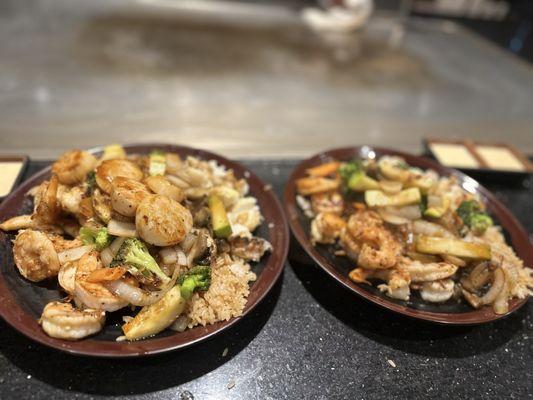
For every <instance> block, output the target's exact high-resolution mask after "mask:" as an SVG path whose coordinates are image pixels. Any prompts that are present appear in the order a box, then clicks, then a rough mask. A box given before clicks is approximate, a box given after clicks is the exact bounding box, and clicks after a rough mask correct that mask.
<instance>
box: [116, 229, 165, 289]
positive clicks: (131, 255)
mask: <svg viewBox="0 0 533 400" xmlns="http://www.w3.org/2000/svg"><path fill="white" fill-rule="evenodd" d="M119 265H122V266H126V267H129V268H130V269H133V270H135V272H139V273H141V274H142V275H143V276H144V277H146V278H152V277H153V275H152V274H155V275H156V276H157V277H158V278H159V279H161V281H162V282H163V283H166V282H168V281H169V280H170V278H169V277H168V276H166V275H165V273H164V272H163V271H161V268H159V265H158V264H157V262H156V261H155V260H154V258H153V257H152V256H151V254H150V252H149V251H148V248H147V247H146V245H145V244H144V243H143V242H142V241H141V240H139V239H137V238H128V239H126V240H125V241H124V243H122V246H120V249H118V252H117V254H116V255H115V258H113V261H112V262H111V266H112V267H114V266H119ZM130 272H131V271H130Z"/></svg>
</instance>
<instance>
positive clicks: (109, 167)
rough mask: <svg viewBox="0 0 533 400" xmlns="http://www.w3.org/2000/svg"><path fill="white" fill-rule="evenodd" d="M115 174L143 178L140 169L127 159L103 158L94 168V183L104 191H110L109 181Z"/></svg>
mask: <svg viewBox="0 0 533 400" xmlns="http://www.w3.org/2000/svg"><path fill="white" fill-rule="evenodd" d="M117 176H122V177H124V178H129V179H132V180H134V181H140V180H141V179H142V178H143V173H142V171H141V169H140V168H139V167H138V166H137V165H136V164H135V163H134V162H132V161H129V160H121V159H114V160H105V161H103V162H102V163H101V164H100V165H99V166H98V167H97V168H96V184H97V185H98V187H99V188H100V189H102V190H103V191H104V192H106V193H111V191H112V190H113V186H112V185H111V182H112V181H113V179H115V178H116V177H117Z"/></svg>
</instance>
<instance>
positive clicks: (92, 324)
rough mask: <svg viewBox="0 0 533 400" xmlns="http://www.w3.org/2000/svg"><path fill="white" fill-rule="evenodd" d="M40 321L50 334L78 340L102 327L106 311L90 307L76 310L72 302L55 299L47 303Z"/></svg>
mask: <svg viewBox="0 0 533 400" xmlns="http://www.w3.org/2000/svg"><path fill="white" fill-rule="evenodd" d="M39 322H40V324H41V326H42V327H43V330H44V331H45V332H46V333H47V335H48V336H51V337H54V338H58V339H66V340H78V339H82V338H84V337H87V336H90V335H93V334H95V333H97V332H99V331H100V330H101V329H102V327H103V326H104V322H105V312H104V311H101V310H90V309H86V310H76V309H75V308H74V307H72V305H71V304H70V303H61V302H59V301H53V302H51V303H48V304H47V305H46V307H45V308H44V310H43V314H42V315H41V319H40V321H39Z"/></svg>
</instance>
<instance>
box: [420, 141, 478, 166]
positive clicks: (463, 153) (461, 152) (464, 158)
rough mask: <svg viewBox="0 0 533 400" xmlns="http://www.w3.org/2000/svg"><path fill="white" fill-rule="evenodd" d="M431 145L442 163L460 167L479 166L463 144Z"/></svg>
mask: <svg viewBox="0 0 533 400" xmlns="http://www.w3.org/2000/svg"><path fill="white" fill-rule="evenodd" d="M429 146H430V148H431V151H432V152H433V154H435V157H437V159H438V160H439V161H440V163H441V164H444V165H448V166H451V167H458V168H479V164H478V162H477V160H476V159H475V158H474V156H473V155H472V154H471V153H470V152H469V151H468V149H467V148H466V147H465V146H463V145H462V144H453V143H431V144H430V145H429Z"/></svg>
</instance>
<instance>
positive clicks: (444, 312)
mask: <svg viewBox="0 0 533 400" xmlns="http://www.w3.org/2000/svg"><path fill="white" fill-rule="evenodd" d="M385 155H395V156H400V157H403V158H404V159H405V161H406V162H407V163H408V164H410V165H412V166H415V167H419V168H422V169H433V170H435V171H437V172H438V173H439V174H440V175H442V176H449V175H455V176H456V177H457V179H458V181H459V184H460V185H462V187H463V188H464V189H465V190H467V191H469V192H471V193H478V194H479V195H480V196H481V197H482V198H483V200H484V201H485V203H486V205H487V208H488V210H489V212H490V213H491V214H492V215H493V216H495V217H496V220H497V223H498V224H499V225H501V226H502V227H503V229H504V231H505V233H506V236H507V237H508V240H510V243H511V244H512V246H513V248H514V250H515V252H516V253H517V255H518V257H520V258H521V259H522V260H524V262H525V264H526V265H533V248H532V246H531V244H530V243H529V240H528V235H527V233H526V231H525V230H524V228H523V227H522V226H521V225H520V223H519V222H518V220H517V219H516V218H515V217H514V216H513V215H512V213H511V212H510V211H509V210H508V209H507V208H506V207H505V206H504V205H503V204H502V203H501V202H500V201H499V200H498V199H496V197H495V196H494V195H493V194H492V193H490V192H489V191H488V190H487V189H485V188H484V187H483V186H481V185H480V184H479V183H478V182H477V181H475V180H474V179H472V178H470V177H468V176H467V175H465V174H463V173H461V172H459V171H456V170H453V169H450V168H446V167H443V166H442V165H440V164H437V163H435V162H434V161H432V160H429V159H427V158H424V157H418V156H414V155H411V154H406V153H402V152H399V151H395V150H390V149H386V148H380V147H371V146H357V147H347V148H340V149H334V150H329V151H326V152H323V153H320V154H317V155H315V156H313V157H311V158H309V159H307V160H304V161H302V162H301V163H299V164H298V165H297V166H296V167H295V169H294V171H293V172H292V174H291V176H290V178H289V180H288V182H287V185H286V187H285V211H286V213H287V218H288V220H289V226H290V227H291V230H292V232H293V234H294V236H295V237H296V239H297V240H298V242H299V243H300V245H301V246H302V247H303V249H304V250H305V251H306V252H307V254H308V255H310V256H311V258H312V259H313V260H314V261H315V262H316V263H317V264H318V265H319V266H320V267H321V268H322V269H324V270H325V271H326V272H327V273H328V274H329V275H330V276H331V277H333V278H334V279H336V280H337V281H338V282H340V283H341V284H342V285H344V286H345V287H347V288H348V289H350V290H351V291H353V292H354V293H356V294H358V295H360V296H362V297H364V298H365V299H367V300H369V301H371V302H373V303H375V304H377V305H380V306H382V307H385V308H387V309H389V310H391V311H394V312H397V313H400V314H403V315H406V316H409V317H413V318H418V319H422V320H427V321H431V322H437V323H441V324H450V325H472V324H481V323H486V322H491V321H494V320H497V319H499V318H502V317H505V316H506V315H509V314H510V313H512V312H514V311H516V310H518V309H519V308H520V307H522V306H523V305H524V304H525V303H526V301H527V299H522V300H520V299H513V300H511V301H510V303H509V311H508V312H507V313H506V314H495V313H494V312H493V310H492V308H491V307H489V306H486V307H483V308H480V309H478V310H474V309H472V308H471V307H470V306H468V305H467V304H466V303H465V302H464V301H454V300H450V301H448V302H446V303H442V304H435V303H427V302H425V301H423V300H422V299H421V298H420V297H418V294H417V293H413V294H412V295H411V298H410V300H409V301H401V300H394V299H391V298H390V297H387V296H386V295H385V294H383V293H381V292H380V291H379V290H378V289H377V288H376V287H374V286H370V285H366V284H358V283H354V282H353V281H351V280H350V279H349V277H348V273H349V271H350V270H351V269H353V268H354V265H353V262H350V261H349V260H347V259H346V258H345V257H337V256H335V255H334V254H333V253H332V251H331V248H330V246H327V245H317V246H313V245H312V244H311V241H310V236H309V226H310V219H309V218H307V217H306V216H305V215H304V214H303V212H302V210H301V209H300V208H299V207H298V204H297V202H296V180H297V179H299V178H302V177H304V176H306V170H307V169H308V168H311V167H314V166H317V165H319V164H322V163H324V162H326V161H329V160H339V161H348V160H351V159H353V158H354V157H359V158H379V157H381V156H385Z"/></svg>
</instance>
